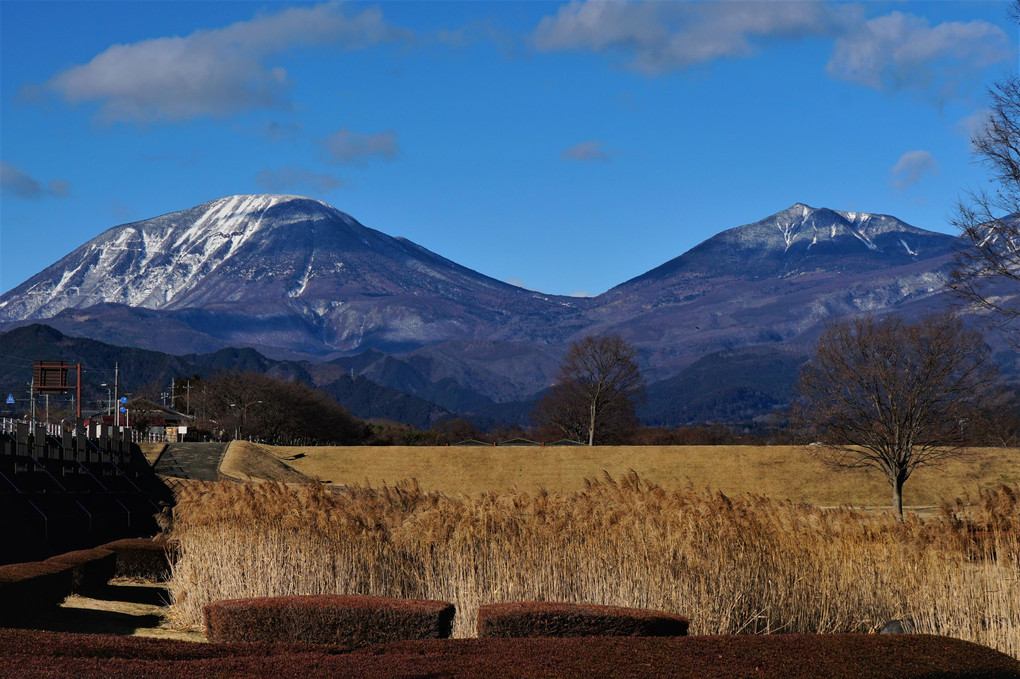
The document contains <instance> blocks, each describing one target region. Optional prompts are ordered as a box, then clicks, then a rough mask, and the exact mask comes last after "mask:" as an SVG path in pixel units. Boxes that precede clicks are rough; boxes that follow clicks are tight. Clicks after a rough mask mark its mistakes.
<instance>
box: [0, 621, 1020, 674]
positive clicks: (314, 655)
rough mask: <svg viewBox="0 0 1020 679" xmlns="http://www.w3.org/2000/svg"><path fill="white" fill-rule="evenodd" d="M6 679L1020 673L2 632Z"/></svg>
mask: <svg viewBox="0 0 1020 679" xmlns="http://www.w3.org/2000/svg"><path fill="white" fill-rule="evenodd" d="M0 676H17V677H26V678H32V677H76V678H78V677H80V678H82V679H91V678H99V677H102V678H103V679H127V678H131V679H135V678H136V677H181V678H184V677H187V678H188V679H204V678H206V677H210V678H211V677H223V676H243V677H271V678H273V679H281V678H284V677H300V678H301V679H317V678H318V677H365V678H367V679H374V678H381V677H394V676H444V677H464V678H474V677H494V676H512V677H523V678H528V677H592V676H598V677H632V678H643V677H649V678H651V677H677V678H679V679H687V678H695V677H697V678H698V679H701V678H702V677H716V678H718V679H735V678H737V677H761V678H763V679H809V678H810V679H815V678H817V677H828V678H831V679H863V678H867V679H934V678H935V677H939V678H948V679H993V678H994V679H1020V663H1018V662H1017V661H1016V660H1014V659H1012V658H1010V657H1008V656H1006V655H1004V654H1002V653H998V652H996V651H993V650H991V649H989V648H985V647H984V646H979V645H977V644H972V643H969V642H966V641H960V640H957V639H949V638H946V637H934V636H914V635H906V634H902V635H878V634H833V635H792V634H791V635H775V636H751V635H735V636H726V637H658V638H652V637H605V638H591V637H574V638H540V639H521V638H517V639H511V638H504V639H442V640H425V641H403V642H396V643H390V644H383V645H377V646H371V647H368V648H363V649H360V650H356V651H351V652H347V653H345V652H343V651H342V650H340V649H337V648H332V647H328V646H311V645H301V644H290V645H282V644H195V643H189V642H181V641H166V640H157V639H143V638H138V637H111V636H96V635H78V634H60V633H55V632H38V631H24V630H3V629H0Z"/></svg>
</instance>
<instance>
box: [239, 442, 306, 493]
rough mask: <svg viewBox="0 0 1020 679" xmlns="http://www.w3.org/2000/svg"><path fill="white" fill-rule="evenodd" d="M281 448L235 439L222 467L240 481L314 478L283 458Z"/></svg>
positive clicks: (281, 480)
mask: <svg viewBox="0 0 1020 679" xmlns="http://www.w3.org/2000/svg"><path fill="white" fill-rule="evenodd" d="M279 450H281V449H279V448H274V447H272V446H263V445H260V444H257V443H251V442H249V441H232V442H231V443H230V445H228V446H227V450H226V452H225V453H224V454H223V460H222V461H221V462H220V468H219V471H220V473H221V474H223V475H224V476H226V477H228V478H231V479H235V480H238V481H256V482H258V481H280V482H282V483H302V484H304V483H309V482H311V481H312V479H311V478H309V477H308V476H306V475H305V474H302V473H301V472H299V471H297V470H296V469H294V468H293V467H291V466H290V465H289V464H288V463H287V462H285V461H284V460H283V459H281V458H280V453H279V452H278V451H279Z"/></svg>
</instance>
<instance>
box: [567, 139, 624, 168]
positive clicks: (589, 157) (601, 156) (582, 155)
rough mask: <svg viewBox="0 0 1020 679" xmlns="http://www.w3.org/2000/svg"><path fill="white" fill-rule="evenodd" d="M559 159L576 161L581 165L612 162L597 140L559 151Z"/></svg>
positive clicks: (583, 142)
mask: <svg viewBox="0 0 1020 679" xmlns="http://www.w3.org/2000/svg"><path fill="white" fill-rule="evenodd" d="M560 158H562V159H563V160H577V161H580V162H582V163H593V162H609V161H610V160H612V158H610V157H609V154H608V153H606V151H605V150H604V149H603V148H602V142H601V141H599V140H598V139H592V140H591V141H582V142H581V143H580V144H574V145H573V146H571V147H570V148H568V149H564V150H563V151H561V152H560Z"/></svg>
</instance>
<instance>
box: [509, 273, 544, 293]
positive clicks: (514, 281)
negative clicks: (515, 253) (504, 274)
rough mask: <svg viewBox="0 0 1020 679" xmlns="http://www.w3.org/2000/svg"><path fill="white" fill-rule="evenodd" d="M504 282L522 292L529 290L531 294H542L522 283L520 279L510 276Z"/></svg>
mask: <svg viewBox="0 0 1020 679" xmlns="http://www.w3.org/2000/svg"><path fill="white" fill-rule="evenodd" d="M506 282H507V283H509V284H510V285H513V286H514V287H518V288H523V289H524V290H530V291H531V292H542V290H539V289H538V288H533V287H531V286H530V285H528V284H527V283H525V282H524V281H522V280H521V279H520V278H517V277H516V276H511V277H510V278H508V279H506Z"/></svg>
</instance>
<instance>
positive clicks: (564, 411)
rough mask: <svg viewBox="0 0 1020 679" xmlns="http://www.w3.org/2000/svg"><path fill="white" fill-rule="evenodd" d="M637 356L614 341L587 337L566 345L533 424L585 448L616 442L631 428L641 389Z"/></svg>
mask: <svg viewBox="0 0 1020 679" xmlns="http://www.w3.org/2000/svg"><path fill="white" fill-rule="evenodd" d="M636 356H637V351H635V349H634V347H632V346H631V345H630V344H628V343H627V342H626V341H624V340H623V339H621V338H620V337H617V336H610V337H593V336H588V337H585V338H584V339H581V340H578V341H577V342H574V343H573V344H571V345H570V349H569V350H567V355H566V357H565V358H564V359H563V365H561V366H560V372H559V377H558V378H557V382H556V385H555V386H554V387H553V388H552V390H551V391H550V392H549V393H548V394H546V396H545V397H544V398H543V399H542V400H541V401H539V403H538V406H537V407H536V410H535V413H534V419H535V421H536V423H537V424H539V425H540V426H542V425H545V426H552V427H555V428H556V429H557V430H558V431H561V432H563V434H564V435H565V436H566V437H567V438H569V439H572V440H574V441H578V442H585V441H587V443H588V445H589V446H592V445H595V443H596V441H598V442H599V443H611V442H614V441H616V440H619V439H620V438H622V437H623V436H624V435H625V433H626V432H627V431H628V430H630V429H631V428H633V427H634V426H635V425H636V424H637V417H636V416H635V415H634V398H635V396H636V395H637V394H638V393H639V392H640V391H641V389H642V388H643V384H642V380H641V371H640V370H639V369H638V366H637V363H635V362H634V359H635V357H636Z"/></svg>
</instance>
